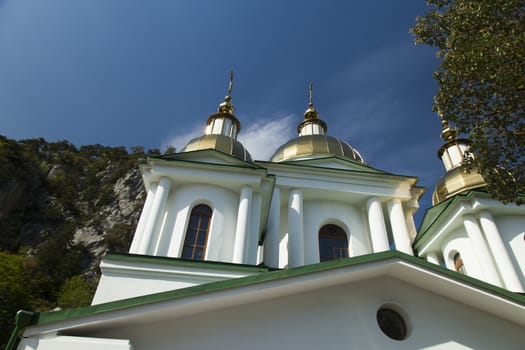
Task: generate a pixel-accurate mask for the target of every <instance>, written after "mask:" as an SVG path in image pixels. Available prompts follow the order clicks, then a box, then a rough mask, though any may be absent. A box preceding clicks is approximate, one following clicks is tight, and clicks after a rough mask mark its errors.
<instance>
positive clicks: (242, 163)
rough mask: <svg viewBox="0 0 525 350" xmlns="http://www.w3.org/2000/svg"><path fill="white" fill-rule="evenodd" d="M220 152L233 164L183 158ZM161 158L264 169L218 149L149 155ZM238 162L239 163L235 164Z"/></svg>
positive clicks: (192, 162)
mask: <svg viewBox="0 0 525 350" xmlns="http://www.w3.org/2000/svg"><path fill="white" fill-rule="evenodd" d="M213 152H215V153H218V154H220V155H221V156H225V157H227V158H230V159H231V160H232V164H220V163H205V162H199V161H193V160H188V159H181V158H186V157H187V156H188V155H190V156H191V155H193V154H194V155H198V154H205V153H213ZM150 159H151V160H160V161H164V162H182V163H189V164H211V165H217V166H224V167H233V168H242V169H264V168H263V167H261V166H258V165H257V164H255V163H249V162H245V161H243V160H241V159H238V158H235V157H234V156H232V155H230V154H227V153H224V152H221V151H219V150H216V149H205V150H198V151H189V152H184V153H173V154H169V155H160V156H149V157H148V160H150ZM233 163H237V164H233Z"/></svg>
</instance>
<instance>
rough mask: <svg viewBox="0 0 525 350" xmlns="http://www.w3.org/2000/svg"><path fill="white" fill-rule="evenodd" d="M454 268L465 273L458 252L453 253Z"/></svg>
mask: <svg viewBox="0 0 525 350" xmlns="http://www.w3.org/2000/svg"><path fill="white" fill-rule="evenodd" d="M454 269H455V270H456V271H457V272H459V273H462V274H465V273H466V271H465V265H463V259H462V258H461V255H459V253H456V255H454Z"/></svg>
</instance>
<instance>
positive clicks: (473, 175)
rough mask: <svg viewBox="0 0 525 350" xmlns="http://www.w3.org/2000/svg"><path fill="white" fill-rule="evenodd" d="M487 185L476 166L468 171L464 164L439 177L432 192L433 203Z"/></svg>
mask: <svg viewBox="0 0 525 350" xmlns="http://www.w3.org/2000/svg"><path fill="white" fill-rule="evenodd" d="M485 185H486V183H485V180H484V179H483V177H482V176H481V175H480V174H479V173H478V170H477V169H476V168H474V169H471V170H470V171H467V168H466V167H465V166H464V165H462V166H458V167H456V168H454V169H451V170H449V171H448V172H447V173H446V174H445V175H443V176H442V177H441V179H439V181H438V183H437V185H436V189H435V190H434V193H433V194H432V205H436V204H439V203H441V202H443V201H444V200H445V199H447V198H450V197H452V196H454V195H456V194H458V193H460V192H465V191H469V190H472V189H475V188H479V187H484V186H485Z"/></svg>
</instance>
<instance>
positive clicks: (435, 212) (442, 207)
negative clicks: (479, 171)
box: [413, 189, 488, 247]
mask: <svg viewBox="0 0 525 350" xmlns="http://www.w3.org/2000/svg"><path fill="white" fill-rule="evenodd" d="M474 193H488V192H487V191H486V190H484V189H474V190H470V191H467V192H464V193H458V194H456V195H454V196H452V197H450V198H447V199H446V200H444V201H443V202H441V203H438V204H436V205H435V206H433V207H431V208H428V209H427V210H426V211H425V214H424V215H423V219H422V220H421V224H420V225H419V229H418V234H417V236H416V238H415V239H414V243H413V246H414V247H415V246H416V244H417V243H418V242H419V241H420V240H421V239H422V238H423V237H424V236H426V235H427V233H428V232H430V229H431V228H432V227H433V226H434V225H436V224H437V223H438V222H439V221H440V219H441V218H442V217H443V216H444V215H445V214H446V213H448V212H450V210H452V208H453V207H454V204H455V203H457V202H458V201H460V200H461V199H465V198H467V199H469V198H471V197H472V196H473V195H474Z"/></svg>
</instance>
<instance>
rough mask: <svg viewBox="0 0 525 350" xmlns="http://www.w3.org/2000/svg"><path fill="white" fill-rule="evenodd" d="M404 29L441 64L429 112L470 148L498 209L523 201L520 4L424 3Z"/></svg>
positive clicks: (487, 0) (514, 0) (524, 86)
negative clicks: (433, 49) (462, 136)
mask: <svg viewBox="0 0 525 350" xmlns="http://www.w3.org/2000/svg"><path fill="white" fill-rule="evenodd" d="M427 5H429V6H431V7H432V8H431V10H429V12H428V13H426V14H425V15H424V16H423V17H418V18H417V22H416V26H415V27H414V28H412V29H411V32H412V34H413V35H414V37H415V41H416V43H419V44H427V45H431V46H435V47H437V49H438V51H437V56H438V57H439V58H440V59H441V62H440V65H439V67H438V69H437V70H436V71H435V72H434V78H435V79H436V80H437V82H438V84H439V88H438V92H437V95H436V97H435V103H434V109H435V110H437V111H438V113H439V114H440V115H442V117H443V118H444V119H446V120H448V121H449V122H451V123H452V124H454V125H455V126H456V127H457V129H458V131H459V132H460V133H463V134H467V135H468V137H469V138H470V139H471V140H472V141H473V144H472V146H471V151H472V153H473V154H474V155H475V159H474V161H473V164H472V165H473V166H476V167H477V169H478V171H479V172H480V173H481V175H482V176H483V177H484V179H485V181H486V182H487V190H488V191H489V192H490V193H491V194H492V195H493V196H494V197H496V198H498V199H499V200H501V201H503V202H510V201H514V202H517V203H521V202H523V198H524V196H525V118H524V113H525V0H428V1H427Z"/></svg>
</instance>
